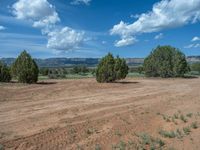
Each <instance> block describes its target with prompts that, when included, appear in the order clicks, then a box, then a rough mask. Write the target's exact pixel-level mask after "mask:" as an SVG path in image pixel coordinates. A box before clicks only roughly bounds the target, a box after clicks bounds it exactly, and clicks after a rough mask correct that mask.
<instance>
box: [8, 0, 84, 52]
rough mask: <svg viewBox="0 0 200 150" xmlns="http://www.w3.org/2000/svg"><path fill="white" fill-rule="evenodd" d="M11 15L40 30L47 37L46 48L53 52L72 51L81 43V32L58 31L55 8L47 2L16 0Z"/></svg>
mask: <svg viewBox="0 0 200 150" xmlns="http://www.w3.org/2000/svg"><path fill="white" fill-rule="evenodd" d="M12 9H13V11H12V13H13V14H14V16H15V17H16V18H17V19H22V20H29V21H32V22H33V27H35V28H40V29H41V32H42V34H43V35H46V36H47V39H48V43H47V47H48V48H52V49H55V50H72V49H74V48H77V47H78V45H79V44H80V43H81V42H82V41H83V35H84V33H83V32H78V31H76V30H74V29H72V28H69V27H67V26H66V27H63V28H62V29H60V28H59V27H58V26H57V25H56V23H58V22H60V18H59V16H58V13H57V12H56V9H55V7H54V6H53V5H52V4H50V3H49V2H48V1H47V0H34V1H33V0H18V1H17V2H16V3H14V4H13V6H12Z"/></svg>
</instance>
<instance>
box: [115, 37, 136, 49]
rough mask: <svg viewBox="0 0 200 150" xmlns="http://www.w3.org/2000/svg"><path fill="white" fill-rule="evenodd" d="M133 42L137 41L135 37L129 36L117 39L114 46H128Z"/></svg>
mask: <svg viewBox="0 0 200 150" xmlns="http://www.w3.org/2000/svg"><path fill="white" fill-rule="evenodd" d="M135 42H137V39H136V38H134V37H131V36H130V37H125V38H122V39H121V40H119V41H116V42H115V46H116V47H122V46H128V45H131V44H134V43H135Z"/></svg>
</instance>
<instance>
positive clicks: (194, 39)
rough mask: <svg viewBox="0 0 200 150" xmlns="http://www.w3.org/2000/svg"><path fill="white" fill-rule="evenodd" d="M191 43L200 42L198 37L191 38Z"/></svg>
mask: <svg viewBox="0 0 200 150" xmlns="http://www.w3.org/2000/svg"><path fill="white" fill-rule="evenodd" d="M191 41H192V42H195V41H200V37H197V36H195V37H193V39H192V40H191Z"/></svg>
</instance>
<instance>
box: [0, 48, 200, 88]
mask: <svg viewBox="0 0 200 150" xmlns="http://www.w3.org/2000/svg"><path fill="white" fill-rule="evenodd" d="M190 69H196V70H198V71H199V72H200V64H193V65H192V66H191V67H190V66H189V64H188V63H187V61H186V56H185V55H184V53H182V52H181V51H180V50H179V49H177V48H174V47H171V46H158V47H156V48H155V49H153V50H152V51H151V53H150V54H149V56H147V57H146V58H145V60H144V64H143V66H140V67H138V68H137V70H138V71H139V72H140V73H142V72H143V73H144V74H145V75H146V76H147V77H162V78H169V77H183V76H184V75H185V74H186V73H187V72H189V71H190ZM88 71H89V69H88V68H87V67H86V66H75V67H74V68H72V69H71V73H74V74H79V73H86V72H88ZM56 72H59V74H61V75H63V74H65V73H66V70H65V69H63V70H62V69H61V70H57V69H48V68H45V69H43V70H39V68H38V66H37V64H36V62H35V61H34V59H32V57H31V56H30V55H29V54H28V53H27V52H26V51H23V52H22V53H21V54H20V55H19V56H18V57H17V59H16V60H15V62H14V63H13V64H12V65H11V67H10V68H9V67H7V66H6V65H5V64H3V63H0V82H9V81H11V79H12V78H14V79H17V80H18V82H21V83H29V84H31V83H36V82H37V81H38V75H39V73H42V74H45V75H48V76H53V75H55V74H56ZM60 72H61V73H60ZM92 72H93V73H94V74H95V76H96V80H97V82H100V83H109V82H115V81H116V80H122V79H124V78H126V76H127V74H128V72H129V67H128V65H127V64H126V60H125V59H123V58H120V57H119V56H117V57H114V56H113V55H112V54H111V53H108V54H107V55H106V56H105V57H103V58H102V59H101V60H100V62H99V64H98V66H97V68H96V70H95V71H94V70H92ZM50 78H51V77H50ZM52 78H53V77H52Z"/></svg>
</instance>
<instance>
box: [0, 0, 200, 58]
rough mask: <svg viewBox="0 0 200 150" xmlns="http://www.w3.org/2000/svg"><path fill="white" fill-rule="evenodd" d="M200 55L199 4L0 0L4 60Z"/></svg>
mask: <svg viewBox="0 0 200 150" xmlns="http://www.w3.org/2000/svg"><path fill="white" fill-rule="evenodd" d="M158 45H171V46H173V47H176V48H178V49H180V50H181V51H182V52H184V53H185V54H186V55H187V56H194V55H200V0H139V1H138V0H34V1H33V0H0V57H17V56H18V55H19V53H20V52H21V51H22V50H27V51H28V52H29V53H30V54H31V55H32V56H33V57H34V58H52V57H81V58H88V57H90V58H99V57H102V56H104V55H106V54H107V53H108V52H111V53H113V54H114V55H119V56H120V57H126V58H143V57H146V56H147V55H148V54H149V53H150V52H151V51H152V49H154V48H156V47H157V46H158Z"/></svg>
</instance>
